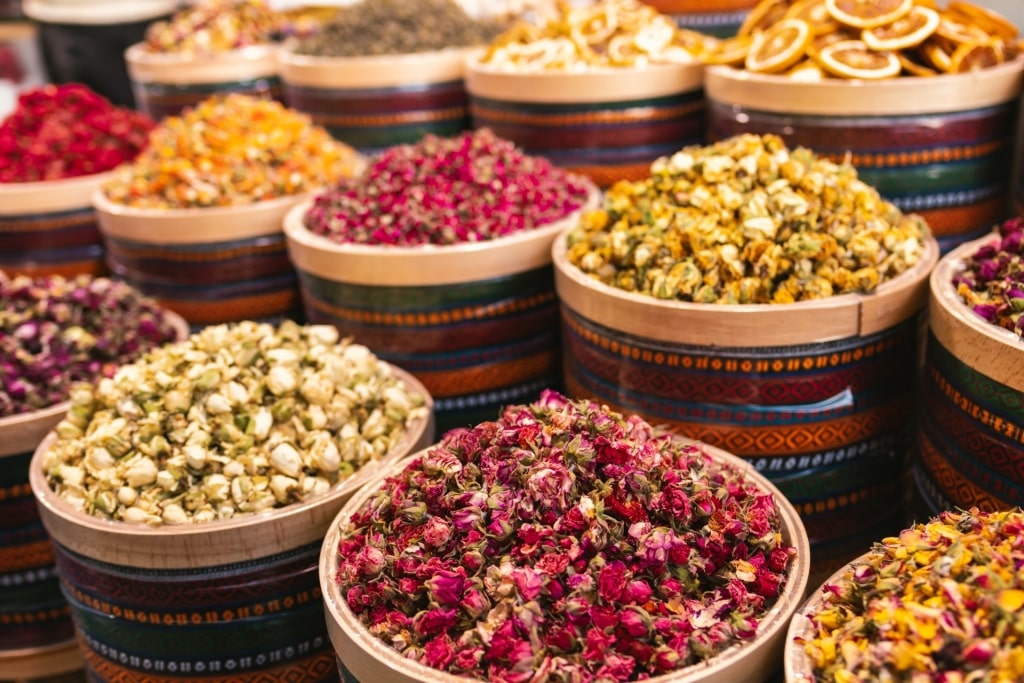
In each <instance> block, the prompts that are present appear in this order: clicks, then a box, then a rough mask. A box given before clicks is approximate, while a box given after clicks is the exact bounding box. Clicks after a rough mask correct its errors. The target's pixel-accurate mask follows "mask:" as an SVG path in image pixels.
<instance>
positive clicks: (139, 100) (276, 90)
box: [124, 43, 281, 121]
mask: <svg viewBox="0 0 1024 683" xmlns="http://www.w3.org/2000/svg"><path fill="white" fill-rule="evenodd" d="M277 50H278V46H277V45H252V46H249V47H245V48H241V49H239V50H231V51H229V52H225V53H218V54H211V55H202V56H198V55H179V54H173V53H170V54H164V53H155V52H150V51H148V50H147V49H146V46H145V45H144V44H143V43H138V44H135V45H132V46H131V47H129V48H128V49H127V50H125V53H124V59H125V63H126V65H127V67H128V77H129V79H130V80H131V83H132V92H133V93H134V94H135V102H136V106H137V107H138V109H139V110H140V111H142V112H145V113H146V114H149V116H150V117H152V118H153V119H155V120H157V121H159V120H161V119H163V118H164V117H167V116H175V115H177V114H180V113H181V111H182V109H185V108H186V107H191V106H194V105H196V104H198V103H200V102H202V101H203V100H205V99H206V98H208V97H209V96H210V95H213V94H214V93H222V92H240V93H245V94H248V95H255V96H263V97H268V98H273V99H276V100H280V99H281V81H280V78H279V77H278V75H277Z"/></svg>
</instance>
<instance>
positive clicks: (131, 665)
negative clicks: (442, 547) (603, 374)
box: [29, 368, 434, 683]
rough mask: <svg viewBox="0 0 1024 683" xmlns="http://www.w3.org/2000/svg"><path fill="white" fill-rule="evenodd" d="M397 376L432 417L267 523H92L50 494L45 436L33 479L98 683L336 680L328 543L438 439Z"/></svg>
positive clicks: (251, 518)
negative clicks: (344, 514) (324, 586)
mask: <svg viewBox="0 0 1024 683" xmlns="http://www.w3.org/2000/svg"><path fill="white" fill-rule="evenodd" d="M393 371H394V373H395V374H396V375H397V376H398V377H400V378H401V379H402V380H403V381H404V382H405V383H406V385H407V386H408V387H410V389H412V390H414V391H419V392H421V393H423V395H424V396H427V400H428V403H427V407H428V409H430V411H431V412H430V416H429V417H425V418H422V419H420V420H418V421H417V422H415V423H413V424H412V425H411V426H410V428H409V429H408V432H407V433H406V435H405V436H404V437H403V439H402V440H401V441H400V442H399V443H398V444H397V445H396V446H395V447H394V448H393V449H392V450H391V451H390V452H389V453H388V454H387V455H385V456H384V457H383V458H382V459H381V460H379V461H376V462H373V463H369V464H367V465H366V466H364V467H362V468H360V470H358V471H357V472H356V473H355V474H353V475H352V476H351V477H350V478H349V479H346V480H345V481H344V482H342V483H340V484H339V485H337V486H335V487H334V488H333V489H332V490H331V491H329V492H328V493H326V494H324V495H322V496H318V497H316V498H314V499H311V500H309V501H306V502H303V503H295V504H293V505H289V506H286V507H283V508H279V509H276V510H273V511H271V512H270V513H268V514H265V515H248V516H243V517H237V518H234V519H229V520H222V521H216V522H209V523H206V524H193V525H185V526H175V527H149V526H146V525H141V524H130V523H126V522H111V521H108V520H103V519H99V518H97V517H93V516H91V515H87V514H85V513H82V512H80V511H78V510H76V509H74V508H72V507H71V506H69V505H68V504H67V503H65V502H64V501H63V500H62V499H60V497H58V496H57V495H56V494H55V493H54V492H53V491H52V490H51V489H50V487H49V484H48V483H47V481H46V477H45V475H44V473H43V469H42V467H43V466H42V459H43V457H44V455H45V453H46V451H47V450H48V449H49V448H50V447H51V445H52V443H53V441H54V440H55V438H56V435H55V434H52V433H51V434H50V435H49V436H47V437H46V439H45V440H44V441H43V442H42V443H41V444H40V445H39V447H38V448H37V449H36V452H35V456H34V457H33V459H32V463H31V467H30V470H29V478H30V481H31V486H32V493H33V494H34V495H35V497H36V500H37V501H38V506H39V513H40V516H41V517H42V520H43V524H44V525H45V526H46V529H47V531H48V532H49V533H50V537H51V538H52V539H53V541H54V550H55V553H56V559H57V566H58V569H59V571H60V579H61V584H62V587H63V589H64V592H65V594H66V595H67V596H68V601H69V603H70V605H71V614H72V617H73V618H74V621H75V625H76V627H77V629H78V632H79V634H80V638H79V645H80V650H81V654H82V657H83V659H84V660H85V662H86V664H87V666H88V667H89V668H90V670H92V671H93V672H95V673H96V675H97V676H98V677H100V678H101V679H102V680H115V679H124V680H132V679H139V680H141V679H143V678H146V677H152V676H154V675H159V678H160V680H163V681H179V680H180V681H183V682H184V681H190V680H194V676H196V675H207V676H212V677H214V678H221V677H223V676H227V675H229V674H230V676H231V679H232V680H234V681H246V682H250V683H255V681H266V680H285V679H287V680H291V681H302V682H306V681H310V682H312V681H323V680H330V679H332V678H333V671H334V668H335V660H334V655H333V653H332V652H331V651H330V645H329V643H328V640H327V634H326V630H325V625H324V621H323V618H322V616H321V615H322V610H323V607H322V602H321V600H320V594H319V586H318V579H317V575H316V570H317V561H318V556H319V548H320V545H321V543H322V541H323V538H324V535H325V534H326V533H327V529H328V526H329V525H330V523H331V520H332V519H333V518H334V517H335V516H336V515H337V513H338V511H339V510H340V508H341V506H342V504H343V503H344V502H345V501H346V500H347V499H348V498H349V497H350V496H351V495H352V494H353V493H354V492H355V491H357V490H358V489H359V488H360V487H361V486H362V485H364V484H365V483H366V482H367V481H368V480H369V479H370V478H371V477H372V475H373V474H374V473H375V472H376V471H377V470H379V469H382V468H384V467H385V466H386V465H387V464H388V463H390V462H392V461H395V460H398V459H399V458H401V457H403V456H404V455H406V454H408V453H410V452H412V451H416V450H419V449H421V448H423V447H425V446H426V445H427V444H429V443H431V442H432V440H433V433H434V429H433V417H432V414H433V410H432V408H433V405H432V401H431V400H430V398H429V394H427V393H426V390H425V389H424V388H423V386H422V385H421V384H419V382H417V381H416V380H415V379H414V378H413V377H412V376H411V375H409V374H408V373H406V372H404V371H402V370H400V369H398V368H393ZM120 653H131V656H130V657H129V656H126V657H124V658H122V657H121V655H120Z"/></svg>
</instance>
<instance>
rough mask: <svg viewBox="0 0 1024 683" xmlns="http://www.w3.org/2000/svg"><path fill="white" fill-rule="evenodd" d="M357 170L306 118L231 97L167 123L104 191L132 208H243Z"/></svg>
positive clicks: (347, 152) (347, 151) (345, 151)
mask: <svg viewBox="0 0 1024 683" xmlns="http://www.w3.org/2000/svg"><path fill="white" fill-rule="evenodd" d="M361 165H362V158H361V157H360V156H359V155H358V154H357V153H356V152H355V150H353V149H352V148H351V147H348V146H347V145H345V144H343V143H341V142H337V141H335V140H334V139H333V138H331V136H330V134H329V133H328V132H327V131H326V130H324V129H323V128H322V127H320V126H314V125H313V124H312V122H311V120H310V118H309V116H307V115H305V114H300V113H299V112H296V111H294V110H291V109H287V108H285V107H284V106H282V105H281V104H279V103H277V102H274V101H272V100H265V99H261V98H257V97H252V96H249V95H243V94H239V93H230V94H227V95H214V96H212V97H210V98H208V99H206V100H204V101H202V102H200V103H199V104H198V105H196V107H195V108H191V109H186V110H185V111H184V112H183V113H182V114H181V116H170V117H168V118H166V119H164V120H163V121H162V122H161V123H160V125H159V126H158V127H157V128H156V129H155V130H154V131H153V133H152V135H151V138H150V146H149V148H148V149H147V150H146V151H145V153H143V154H141V155H139V157H138V158H137V159H136V160H135V161H134V162H133V163H132V164H126V165H125V166H122V167H121V168H119V169H118V170H117V173H116V175H115V177H114V178H113V179H112V180H110V181H109V182H108V183H106V184H105V185H104V187H103V190H104V192H105V193H106V195H107V197H108V198H109V199H110V200H111V201H112V202H114V203H117V204H124V205H127V206H132V207H137V208H147V209H183V208H195V207H213V206H240V205H244V204H252V203H254V202H259V201H263V200H268V199H276V198H278V197H284V196H289V195H296V194H302V193H305V192H311V191H313V190H317V189H320V188H322V187H326V186H327V185H329V184H331V183H333V182H335V181H336V180H338V179H339V178H342V177H345V176H349V175H353V174H354V173H356V172H358V170H359V169H360V167H361Z"/></svg>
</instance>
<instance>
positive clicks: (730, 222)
mask: <svg viewBox="0 0 1024 683" xmlns="http://www.w3.org/2000/svg"><path fill="white" fill-rule="evenodd" d="M927 235H928V226H927V225H926V224H925V222H924V220H923V219H921V218H920V217H918V216H914V215H904V214H902V213H901V212H900V210H899V209H898V208H896V206H894V205H893V204H891V203H890V202H888V201H885V200H884V199H882V197H881V196H880V195H879V194H878V191H877V190H875V189H874V188H872V187H870V186H869V185H867V184H865V183H864V182H863V181H862V180H860V179H859V178H858V177H857V171H856V169H854V168H853V166H851V165H849V164H845V163H844V164H836V163H833V162H831V161H828V160H827V159H822V158H818V157H816V156H815V155H814V153H813V152H811V151H810V150H808V149H805V148H802V147H801V148H797V149H796V150H793V151H792V152H791V151H790V150H788V149H787V148H786V146H785V144H784V143H783V141H782V139H781V138H779V137H777V136H775V135H765V136H757V135H750V134H748V135H740V136H736V137H733V138H729V139H726V140H722V141H720V142H717V143H715V144H713V145H709V146H707V147H698V146H693V147H687V148H685V149H683V150H681V151H679V152H677V153H675V154H673V155H672V156H671V157H663V158H660V159H658V160H656V161H655V162H654V163H653V164H652V165H651V176H650V177H649V178H647V179H644V180H642V181H638V182H629V181H620V182H618V183H616V184H615V185H614V186H613V187H612V188H610V189H609V190H608V192H607V193H606V195H605V201H604V207H603V208H601V209H598V210H596V211H592V212H588V213H587V214H585V215H584V217H583V220H582V221H581V223H580V225H579V227H577V228H576V229H575V230H573V232H572V233H571V234H570V235H569V237H568V240H569V242H568V245H569V251H568V258H569V261H570V262H572V263H573V264H574V265H576V266H578V267H579V268H580V269H581V270H582V271H583V272H585V273H587V274H589V275H591V276H592V277H594V278H595V279H597V280H600V281H601V282H603V283H605V284H608V285H611V286H613V287H617V288H619V289H623V290H626V291H628V292H637V293H640V294H646V295H649V296H653V297H656V298H659V299H675V300H679V301H692V302H695V303H718V304H758V303H791V302H794V301H803V300H807V299H821V298H826V297H829V296H833V295H835V294H844V293H850V292H865V293H866V292H871V291H873V290H874V289H875V288H876V287H877V286H878V285H879V284H880V283H882V282H884V281H886V280H889V279H892V278H894V277H896V276H897V275H899V274H900V273H903V272H904V271H906V270H908V269H909V268H911V267H912V266H913V265H914V264H915V263H917V262H918V261H919V260H920V258H921V256H922V254H923V253H924V241H925V239H926V237H927Z"/></svg>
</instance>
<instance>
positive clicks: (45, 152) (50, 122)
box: [0, 83, 154, 276]
mask: <svg viewBox="0 0 1024 683" xmlns="http://www.w3.org/2000/svg"><path fill="white" fill-rule="evenodd" d="M153 126H154V123H153V121H152V120H151V119H150V118H149V117H148V116H145V115H143V114H140V113H138V112H135V111H132V110H130V109H126V108H121V107H115V106H114V105H112V104H111V103H110V102H109V101H108V100H106V99H105V98H104V97H102V96H101V95H99V94H97V93H95V92H93V91H92V90H90V89H89V88H88V87H86V86H84V85H80V84H77V83H71V84H67V85H47V86H43V87H40V88H36V89H33V90H28V91H25V92H24V93H22V94H21V95H20V96H19V98H18V102H17V105H16V106H15V108H14V110H13V111H12V112H11V113H10V114H9V115H8V116H7V118H5V119H4V120H3V121H2V122H0V269H3V270H4V271H6V272H7V273H8V274H9V275H16V274H27V275H46V274H57V275H64V276H74V275H78V274H86V275H100V274H102V273H103V272H104V270H105V268H104V264H103V243H102V240H101V239H100V234H99V230H98V228H97V226H96V213H95V211H94V210H93V207H92V193H93V192H94V191H95V190H96V188H98V187H99V186H100V185H101V184H103V183H104V182H105V181H107V180H109V178H110V171H111V170H112V169H113V168H114V167H116V166H118V165H119V164H121V163H123V162H126V161H131V160H132V159H134V158H135V156H136V155H138V153H139V152H140V151H141V150H142V149H143V148H144V147H145V146H146V145H147V144H148V136H149V131H150V130H151V129H152V128H153Z"/></svg>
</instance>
